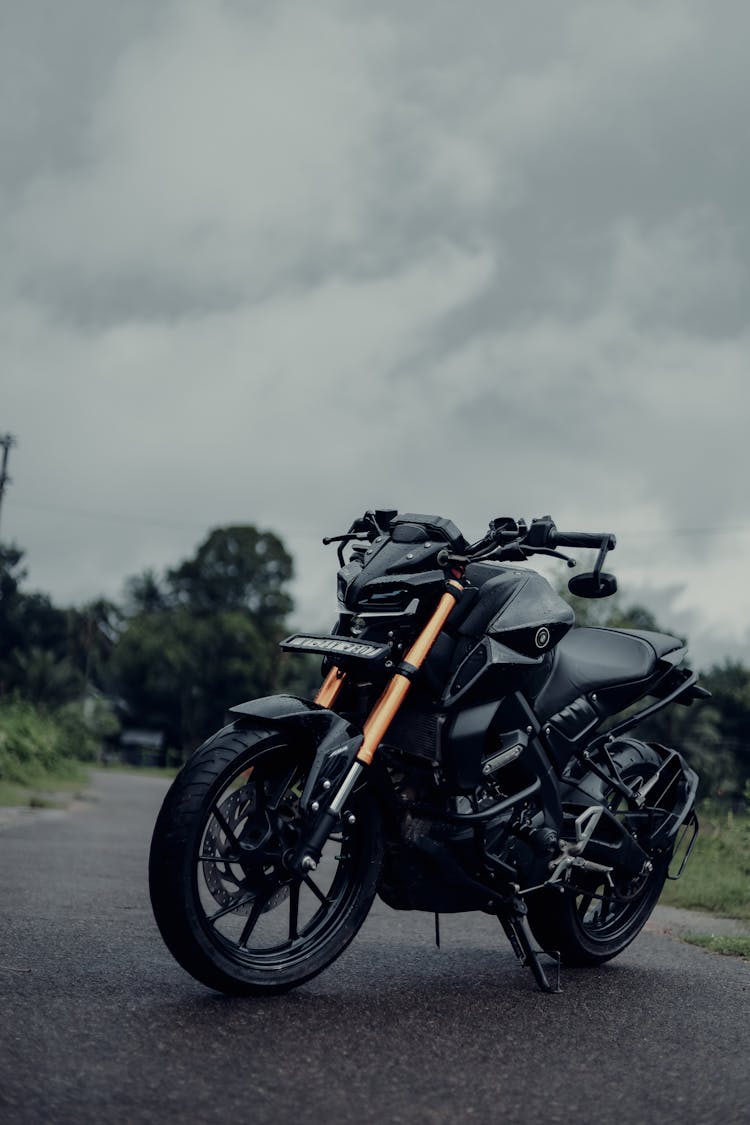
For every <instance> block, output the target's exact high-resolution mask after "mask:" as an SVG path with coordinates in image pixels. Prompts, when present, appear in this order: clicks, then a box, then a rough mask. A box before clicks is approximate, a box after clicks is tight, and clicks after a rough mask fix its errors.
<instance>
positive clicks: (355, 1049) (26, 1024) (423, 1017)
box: [0, 772, 750, 1125]
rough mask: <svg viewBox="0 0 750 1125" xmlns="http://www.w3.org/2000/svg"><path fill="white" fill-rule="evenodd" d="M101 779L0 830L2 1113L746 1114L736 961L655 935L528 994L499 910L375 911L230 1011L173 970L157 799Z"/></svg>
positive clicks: (149, 789) (139, 781) (457, 1118)
mask: <svg viewBox="0 0 750 1125" xmlns="http://www.w3.org/2000/svg"><path fill="white" fill-rule="evenodd" d="M165 789H166V785H165V783H163V782H161V781H158V780H156V779H153V778H146V777H141V776H132V775H118V774H114V773H105V772H99V773H96V774H95V775H94V778H93V783H92V792H91V795H90V800H87V801H85V802H83V803H81V804H80V805H79V806H78V807H75V808H73V809H72V810H70V811H68V812H65V813H62V812H44V811H42V812H39V813H33V814H27V815H25V816H18V817H16V818H14V819H13V820H11V821H10V822H9V823H5V824H4V825H2V826H0V848H2V868H1V869H0V891H1V893H2V902H3V912H4V926H3V938H2V943H1V946H0V1002H1V1004H2V1022H1V1026H0V1120H2V1121H3V1122H7V1123H10V1125H16V1123H19V1125H23V1123H27V1122H29V1123H32V1122H42V1121H44V1122H50V1123H52V1125H58V1123H60V1125H62V1123H67V1122H71V1123H73V1122H75V1123H76V1125H82V1123H86V1122H97V1125H98V1123H100V1122H107V1125H119V1123H121V1122H122V1123H128V1125H131V1123H132V1125H137V1123H140V1122H165V1123H169V1122H188V1123H192V1122H196V1123H203V1122H206V1123H208V1122H226V1123H234V1122H238V1123H239V1122H243V1125H244V1123H249V1125H263V1123H266V1122H268V1123H273V1125H279V1123H284V1122H300V1123H307V1122H310V1123H312V1122H316V1123H317V1122H326V1123H328V1122H331V1123H334V1122H335V1123H348V1122H357V1123H364V1122H420V1123H422V1122H425V1123H432V1122H464V1121H467V1122H495V1121H498V1122H501V1121H502V1122H510V1123H514V1122H523V1123H524V1125H526V1123H530V1125H533V1123H536V1122H544V1123H545V1125H552V1123H555V1122H565V1123H566V1125H569V1123H575V1125H588V1123H591V1125H594V1123H595V1125H608V1123H610V1122H612V1123H615V1122H617V1123H618V1125H628V1123H630V1122H633V1123H635V1122H638V1123H639V1125H640V1123H643V1122H649V1123H650V1122H659V1123H665V1125H669V1123H671V1122H675V1123H676V1122H680V1123H706V1125H708V1123H712V1122H716V1123H722V1125H732V1123H735V1122H743V1123H744V1122H748V1121H750V1108H748V1107H750V1062H749V1061H748V1057H749V1054H750V1052H748V1047H749V1046H750V1041H749V1040H750V1036H749V1033H748V1027H749V1025H750V1020H749V1018H748V1017H750V965H748V964H746V963H745V962H743V961H740V960H736V959H733V958H726V957H720V956H717V955H715V954H711V953H707V952H705V951H703V950H701V949H698V948H695V947H693V946H689V945H686V944H683V943H681V942H679V941H678V940H676V939H674V938H671V937H669V936H665V935H664V934H661V933H659V932H658V931H657V930H656V929H654V930H652V931H650V932H646V933H644V934H642V935H641V936H640V937H639V938H638V939H637V941H636V942H635V943H634V944H633V945H632V946H631V947H630V948H629V949H628V950H627V951H626V952H625V953H624V954H623V955H621V957H620V958H618V959H617V960H616V961H614V962H612V963H610V964H609V965H606V966H604V967H602V968H601V969H597V970H577V971H573V970H566V971H564V972H563V989H564V991H563V992H562V994H561V995H556V996H543V995H541V994H540V993H539V992H537V991H536V990H535V988H534V986H533V982H532V978H531V974H530V973H528V971H523V970H521V969H520V968H519V967H518V965H517V963H516V961H515V959H514V957H513V956H512V954H511V952H510V949H509V947H508V946H507V944H506V942H505V939H504V937H503V936H502V934H501V931H500V927H499V926H498V924H497V922H496V921H495V920H494V919H491V918H488V917H485V916H483V915H460V916H452V917H446V918H444V919H443V925H442V937H443V947H442V949H440V950H436V949H435V947H434V945H433V942H432V939H433V930H432V918H431V916H428V915H422V914H416V913H396V912H394V911H391V910H389V909H388V908H386V907H385V906H383V905H382V904H380V903H377V904H376V906H375V908H374V909H373V911H372V913H371V915H370V917H369V918H368V920H367V922H366V923H365V926H364V927H363V929H362V930H361V932H360V934H359V936H358V937H357V939H356V940H355V941H354V943H353V944H352V945H351V946H350V947H349V949H348V950H347V952H346V953H345V954H344V956H343V957H342V958H341V959H340V960H339V961H338V962H337V963H336V964H334V965H333V966H332V967H331V968H329V969H328V970H327V971H326V972H325V973H324V974H323V975H322V976H319V977H318V978H316V979H315V980H314V981H311V982H310V983H308V984H307V985H305V986H304V987H303V988H301V989H299V990H297V991H296V992H293V993H290V994H288V995H286V996H283V997H280V998H275V999H264V1000H252V999H251V1000H231V999H226V998H224V997H221V996H219V995H217V994H215V993H212V992H210V991H208V990H207V989H205V988H204V987H203V986H201V985H199V984H198V983H197V982H195V981H193V980H192V979H191V978H190V977H189V976H187V975H186V974H185V973H184V971H183V970H182V969H181V968H180V967H179V966H178V965H177V964H176V963H175V962H174V961H173V960H172V958H171V956H170V955H169V954H168V952H167V950H166V949H165V947H164V946H163V944H162V942H161V938H160V936H159V933H158V931H157V929H156V926H155V924H154V921H153V918H152V916H151V911H150V907H149V903H148V893H147V887H146V863H147V853H148V844H149V838H150V832H151V828H152V825H153V822H154V819H155V816H156V812H157V809H158V807H159V804H160V802H161V799H162V797H163V794H164V792H165Z"/></svg>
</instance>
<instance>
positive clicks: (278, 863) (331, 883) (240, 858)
mask: <svg viewBox="0 0 750 1125" xmlns="http://www.w3.org/2000/svg"><path fill="white" fill-rule="evenodd" d="M311 761H312V752H311V751H310V750H309V749H308V748H307V747H303V746H297V745H294V744H292V743H291V742H289V741H286V740H285V739H284V738H283V736H282V735H280V734H279V733H276V732H271V733H269V731H267V730H253V729H248V728H239V729H232V728H228V729H227V730H226V731H223V732H220V734H219V735H218V736H216V737H215V738H214V739H213V740H211V741H210V742H209V743H208V744H206V745H205V746H204V747H202V748H201V749H200V750H199V751H198V752H197V753H196V755H195V756H194V757H193V758H192V759H191V760H190V762H188V764H187V765H186V767H185V768H184V770H183V771H182V772H181V773H180V775H178V777H177V778H176V780H175V782H174V784H173V786H172V789H171V790H170V792H169V793H168V794H167V798H166V800H165V802H164V805H163V807H162V810H161V812H160V814H159V818H158V820H157V823H156V828H155V830H154V837H153V841H152V845H151V856H150V863H149V875H150V888H151V901H152V906H153V909H154V915H155V917H156V921H157V924H158V925H159V929H160V930H161V933H162V936H163V938H164V940H165V942H166V944H167V946H168V947H169V949H170V951H171V952H172V954H173V955H174V956H175V958H176V959H177V960H178V961H179V963H180V964H181V965H182V966H183V967H184V968H185V969H187V971H188V972H189V973H191V974H192V975H193V976H194V977H196V978H197V979H198V980H200V981H202V982H203V983H204V984H207V985H209V986H210V987H212V988H216V989H218V990H220V991H223V992H227V993H233V994H252V993H260V994H268V993H274V992H284V991H286V990H287V989H289V988H293V987H295V986H297V985H299V984H302V983H304V981H306V980H309V979H310V978H311V977H313V976H315V975H316V974H317V973H319V972H321V971H322V970H323V969H324V968H326V966H327V965H329V964H330V963H331V961H333V960H334V959H335V958H336V957H338V955H339V954H340V953H341V952H342V951H343V950H344V948H345V947H346V946H347V945H348V944H349V942H350V941H351V940H352V938H353V937H354V935H355V934H356V932H357V930H358V929H359V927H360V926H361V924H362V922H363V921H364V919H365V917H366V916H367V913H368V911H369V908H370V905H371V903H372V900H373V898H374V895H375V888H376V885H377V879H378V874H379V871H380V864H381V859H382V843H381V834H380V822H379V816H378V810H377V806H376V805H375V802H374V800H373V798H372V796H371V795H370V794H369V792H368V791H367V790H366V789H362V790H360V791H359V792H355V793H354V794H353V795H352V797H351V798H350V800H349V802H348V803H347V807H346V810H345V815H344V816H343V817H342V819H341V823H340V825H339V826H337V830H336V831H335V832H334V833H333V834H332V835H331V836H330V837H329V839H328V841H327V842H326V844H325V846H324V848H323V854H322V857H321V860H320V862H319V864H318V866H317V868H316V869H315V870H314V871H310V872H307V873H306V874H305V875H304V876H300V875H299V874H298V873H296V872H295V871H293V870H292V869H291V867H290V865H289V859H290V856H291V855H292V854H293V853H294V850H295V847H296V845H297V843H298V840H299V832H300V820H301V813H300V808H299V801H300V796H301V794H302V790H303V788H304V785H305V780H306V778H307V774H308V771H309V768H310V763H311Z"/></svg>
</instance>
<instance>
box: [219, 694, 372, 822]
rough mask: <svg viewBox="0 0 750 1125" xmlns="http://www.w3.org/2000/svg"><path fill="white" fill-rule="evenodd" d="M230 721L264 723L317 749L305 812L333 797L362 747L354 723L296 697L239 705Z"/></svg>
mask: <svg viewBox="0 0 750 1125" xmlns="http://www.w3.org/2000/svg"><path fill="white" fill-rule="evenodd" d="M228 717H229V720H230V721H233V722H239V723H245V722H251V723H253V724H254V725H255V724H257V723H261V724H262V725H264V726H268V727H269V729H272V730H278V731H281V732H282V733H284V734H285V735H287V736H290V737H291V736H294V737H295V738H300V739H304V740H305V742H307V743H308V745H309V746H310V747H311V748H312V749H314V751H315V758H314V760H313V764H312V767H311V769H310V773H309V774H308V777H307V783H306V785H305V788H304V790H303V793H302V797H301V798H300V805H301V808H302V810H303V812H306V811H307V810H308V808H309V807H310V805H311V804H312V803H313V802H314V801H317V802H318V803H319V804H322V803H323V801H324V800H326V801H327V798H330V797H331V796H332V795H333V793H334V792H335V790H336V787H337V785H338V784H340V782H341V781H343V779H344V777H345V776H346V774H347V773H348V771H349V768H350V766H351V765H352V763H353V762H354V759H355V758H356V756H357V751H358V750H359V748H360V746H361V745H362V737H363V736H362V732H361V731H360V730H359V728H358V727H356V726H355V725H354V724H353V723H350V722H349V721H348V720H347V719H344V718H342V716H341V715H337V714H336V712H335V711H331V710H329V708H327V707H320V706H319V705H318V704H317V703H313V702H312V701H311V700H309V699H299V698H298V697H297V696H294V695H267V696H264V697H263V698H262V699H251V700H249V701H248V702H247V703H238V704H237V705H236V706H235V707H231V708H230V710H229V713H228ZM313 811H317V810H313Z"/></svg>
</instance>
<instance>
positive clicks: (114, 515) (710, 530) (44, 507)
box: [0, 435, 750, 542]
mask: <svg viewBox="0 0 750 1125" xmlns="http://www.w3.org/2000/svg"><path fill="white" fill-rule="evenodd" d="M8 438H10V444H11V445H14V444H15V438H12V437H11V436H10V435H6V436H5V437H4V438H3V437H0V445H3V444H4V442H5V441H6V440H7V439H8ZM6 458H7V452H6V453H5V454H4V457H3V472H4V465H5V460H6ZM10 479H11V478H10V477H6V478H1V479H0V500H1V499H2V487H1V484H2V483H4V482H5V480H7V482H8V483H10ZM15 504H16V506H17V507H20V508H32V509H34V510H37V511H43V512H54V513H58V514H60V515H68V516H74V517H76V518H80V519H88V520H101V521H103V522H108V523H129V524H144V525H148V526H151V527H174V528H179V529H182V530H186V531H194V530H199V531H202V530H204V529H205V527H206V523H205V521H203V522H200V523H199V522H197V521H196V522H195V523H192V522H191V523H188V522H187V521H185V520H173V519H161V518H159V517H158V516H145V515H143V516H141V515H130V514H125V513H123V512H94V511H90V510H88V509H84V508H73V507H68V506H67V505H60V504H46V503H42V502H39V501H34V500H18V499H16V500H15ZM749 533H750V524H728V525H725V526H723V527H672V528H641V529H635V528H630V529H628V528H618V529H617V532H616V534H617V538H618V541H619V542H625V541H627V540H628V539H636V538H637V539H641V538H643V539H655V538H670V537H671V536H675V535H680V536H682V535H695V536H699V535H747V534H749ZM321 537H322V536H318V535H310V536H302V537H301V538H309V539H311V540H313V539H314V540H316V541H318V540H319V539H320V538H321Z"/></svg>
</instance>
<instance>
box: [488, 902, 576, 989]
mask: <svg viewBox="0 0 750 1125" xmlns="http://www.w3.org/2000/svg"><path fill="white" fill-rule="evenodd" d="M497 917H498V921H499V922H500V925H501V926H502V927H503V929H504V930H505V935H506V937H507V938H508V941H509V942H510V944H511V946H512V947H513V952H514V953H515V955H516V957H517V958H518V960H519V961H520V963H521V965H522V967H524V968H526V967H528V968H529V969H531V971H532V973H533V974H534V980H535V981H536V983H537V985H538V987H539V988H540V990H541V991H542V992H562V988H561V987H560V954H559V953H556V954H553V956H554V958H555V963H556V966H557V984H556V986H554V987H553V986H552V985H551V984H550V982H549V980H548V979H547V974H546V973H545V971H544V967H543V965H542V963H541V961H540V960H539V953H540V952H541V950H537V949H535V948H534V944H533V941H534V939H533V936H532V933H531V930H530V929H529V923H528V921H527V920H526V903H525V902H523V901H520V902H519V903H518V904H517V905H515V906H514V908H513V909H512V910H511V911H509V912H508V913H507V914H498V916H497Z"/></svg>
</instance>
